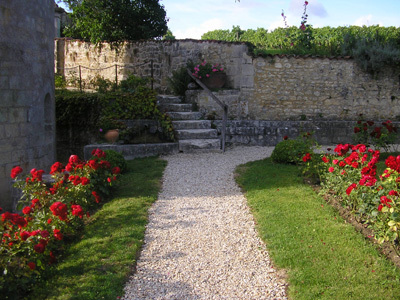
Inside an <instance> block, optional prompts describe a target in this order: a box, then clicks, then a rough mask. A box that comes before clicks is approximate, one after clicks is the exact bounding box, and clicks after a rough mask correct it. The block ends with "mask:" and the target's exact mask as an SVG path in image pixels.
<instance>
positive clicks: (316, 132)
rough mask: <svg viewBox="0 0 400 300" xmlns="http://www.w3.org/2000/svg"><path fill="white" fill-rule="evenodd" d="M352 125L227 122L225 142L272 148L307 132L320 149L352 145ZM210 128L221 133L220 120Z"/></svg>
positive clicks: (335, 123)
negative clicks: (338, 145)
mask: <svg viewBox="0 0 400 300" xmlns="http://www.w3.org/2000/svg"><path fill="white" fill-rule="evenodd" d="M376 124H380V122H376ZM354 125H355V122H354V121H343V120H339V121H334V120H312V121H265V120H228V122H227V128H226V142H227V143H229V144H233V145H238V144H242V145H243V144H244V145H249V146H275V145H276V144H277V143H279V142H280V141H282V140H283V138H284V137H285V136H288V137H289V138H292V139H294V138H296V137H298V136H299V135H300V134H302V133H305V132H310V133H313V138H315V140H316V141H317V142H318V143H319V144H320V145H336V144H339V143H354V141H353V135H354ZM394 125H395V126H396V127H398V128H399V126H400V123H399V122H394ZM213 126H214V127H215V128H217V130H218V133H221V128H222V121H221V120H216V121H213Z"/></svg>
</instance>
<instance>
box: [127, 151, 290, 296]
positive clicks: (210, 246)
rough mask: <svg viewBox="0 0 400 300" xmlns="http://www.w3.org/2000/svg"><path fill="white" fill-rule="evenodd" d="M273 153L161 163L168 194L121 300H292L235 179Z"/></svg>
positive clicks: (153, 214) (153, 213)
mask: <svg viewBox="0 0 400 300" xmlns="http://www.w3.org/2000/svg"><path fill="white" fill-rule="evenodd" d="M272 149H273V148H271V147H236V148H233V149H228V150H227V151H226V152H225V153H215V152H214V153H196V154H182V153H181V154H177V155H171V156H167V157H164V159H166V160H167V161H168V166H167V168H166V170H165V173H164V177H163V188H162V191H161V193H160V195H159V197H158V200H157V201H156V203H155V204H154V205H153V206H152V208H151V209H150V221H149V224H148V226H147V230H146V235H145V244H144V246H143V250H142V252H141V255H140V258H139V260H138V262H137V271H136V273H135V274H134V275H133V276H132V277H131V278H130V281H129V282H128V284H127V285H126V287H125V296H124V297H123V299H185V300H186V299H246V300H247V299H287V298H286V295H285V287H286V283H285V282H284V280H283V279H280V278H279V274H278V272H277V271H276V270H275V269H274V267H273V266H272V264H271V262H270V259H269V256H268V253H267V252H266V250H265V245H264V244H263V242H262V241H261V240H260V239H259V238H258V235H257V232H256V230H255V224H254V221H253V218H252V216H251V214H250V212H249V209H248V207H247V204H246V199H245V198H244V196H243V194H242V193H241V192H240V189H239V187H238V186H237V185H236V184H235V181H234V177H233V172H234V170H235V167H236V166H237V165H239V164H243V163H245V162H248V161H253V160H259V159H262V158H265V157H267V156H269V155H270V154H271V151H272Z"/></svg>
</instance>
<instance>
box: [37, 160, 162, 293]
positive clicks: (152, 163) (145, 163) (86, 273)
mask: <svg viewBox="0 0 400 300" xmlns="http://www.w3.org/2000/svg"><path fill="white" fill-rule="evenodd" d="M165 166H166V162H165V161H162V160H159V159H156V158H143V159H135V160H132V161H129V162H128V172H127V173H126V174H125V175H124V176H123V177H122V180H121V184H120V186H119V187H118V189H117V192H116V194H115V197H114V198H113V199H112V200H111V201H109V202H108V203H106V204H104V206H103V207H102V208H101V209H100V210H98V211H97V212H96V213H95V214H94V215H93V216H92V217H91V219H90V222H89V224H88V225H87V226H86V227H85V229H84V232H82V238H81V239H80V240H79V241H77V242H76V243H74V244H72V245H71V246H70V247H69V248H68V249H67V250H66V253H65V258H64V259H63V260H62V261H61V262H60V263H59V264H58V265H57V267H56V268H55V269H54V270H53V271H52V272H51V274H48V276H47V278H46V280H45V281H44V282H42V283H40V284H39V285H38V286H37V288H36V290H35V291H34V293H33V294H32V295H31V296H30V299H58V300H61V299H84V300H90V299H96V300H99V299H117V297H119V296H122V295H123V287H124V285H125V283H126V281H127V280H128V276H129V275H130V274H131V273H132V271H133V267H134V263H135V261H136V258H137V256H138V253H139V251H140V248H141V245H142V242H143V238H144V231H145V225H146V223H147V211H148V209H149V207H150V205H151V204H152V203H153V202H154V201H155V200H156V199H157V195H158V192H159V188H160V179H161V176H162V172H163V170H164V168H165Z"/></svg>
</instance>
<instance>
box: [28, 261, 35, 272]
mask: <svg viewBox="0 0 400 300" xmlns="http://www.w3.org/2000/svg"><path fill="white" fill-rule="evenodd" d="M28 267H29V268H30V269H31V270H32V271H33V270H35V268H36V264H35V263H34V262H33V261H31V262H28Z"/></svg>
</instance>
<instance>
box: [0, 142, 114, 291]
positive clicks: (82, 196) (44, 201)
mask: <svg viewBox="0 0 400 300" xmlns="http://www.w3.org/2000/svg"><path fill="white" fill-rule="evenodd" d="M92 154H93V157H92V158H91V159H90V160H89V161H82V160H80V158H79V157H78V156H76V155H71V157H70V158H69V161H68V164H67V165H66V166H63V164H61V163H60V162H56V163H54V164H53V165H52V167H51V170H50V174H51V175H52V179H53V181H52V182H51V183H45V182H43V178H42V175H43V173H44V171H43V170H36V169H32V170H31V171H30V173H29V174H28V176H26V178H25V179H22V178H20V177H22V176H21V174H22V173H23V170H22V168H21V167H19V166H16V167H14V168H13V169H12V171H11V178H13V179H15V184H14V186H15V187H16V188H19V189H20V190H21V191H22V198H21V200H20V202H19V204H18V207H17V208H18V209H19V210H22V213H21V214H18V213H10V212H4V213H2V214H1V218H0V224H1V227H0V235H1V237H2V238H1V242H0V268H1V272H2V274H3V276H2V277H1V278H0V289H1V291H2V292H3V293H5V294H7V293H15V292H18V291H19V292H20V291H23V290H25V289H26V287H27V286H26V285H27V284H29V282H31V281H30V279H32V278H34V277H35V276H39V275H40V273H41V271H43V270H44V269H45V268H46V266H48V265H51V264H54V263H55V262H56V260H57V256H58V255H59V254H60V252H61V249H62V247H63V244H62V243H63V241H64V240H65V239H66V238H71V237H72V236H73V235H74V234H75V233H76V232H77V230H78V229H79V228H81V226H82V225H83V222H84V220H85V219H86V218H88V217H89V216H90V214H89V211H90V210H91V209H93V208H94V207H95V205H98V203H101V199H102V198H104V197H106V196H108V195H109V193H110V189H111V187H112V185H113V184H114V182H115V181H116V180H117V177H118V176H119V173H120V172H119V170H117V169H116V168H113V169H112V168H111V165H110V163H109V162H108V161H107V160H106V154H105V152H103V151H102V150H100V149H97V150H95V151H93V153H92ZM0 211H1V210H0Z"/></svg>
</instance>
